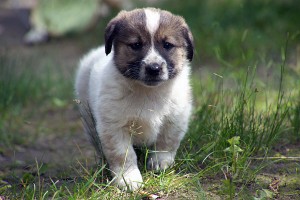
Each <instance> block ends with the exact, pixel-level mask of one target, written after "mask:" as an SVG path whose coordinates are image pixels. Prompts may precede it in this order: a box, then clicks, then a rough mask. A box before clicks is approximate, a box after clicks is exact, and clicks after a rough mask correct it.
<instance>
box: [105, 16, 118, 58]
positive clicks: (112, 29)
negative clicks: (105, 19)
mask: <svg viewBox="0 0 300 200" xmlns="http://www.w3.org/2000/svg"><path fill="white" fill-rule="evenodd" d="M119 23H120V22H119V20H112V21H110V22H109V23H108V25H107V27H106V28H105V35H104V39H105V53H106V55H108V54H109V53H110V52H111V49H112V45H113V40H114V38H115V36H116V34H117V32H118V30H119Z"/></svg>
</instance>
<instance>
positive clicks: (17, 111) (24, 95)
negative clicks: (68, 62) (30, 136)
mask: <svg viewBox="0 0 300 200" xmlns="http://www.w3.org/2000/svg"><path fill="white" fill-rule="evenodd" d="M63 67H64V66H57V65H55V63H54V62H45V63H42V64H38V63H37V62H36V60H35V59H34V58H24V57H19V56H18V55H13V56H12V55H9V54H8V53H6V52H3V51H1V52H0V87H1V89H0V113H1V115H0V145H4V144H5V145H10V144H11V142H12V141H13V140H14V141H15V142H17V143H19V142H22V141H21V140H19V139H20V138H21V137H20V136H21V135H24V134H22V132H23V130H22V129H20V127H22V126H23V125H24V121H26V119H22V117H24V116H23V113H24V110H25V109H27V115H28V114H29V115H30V114H31V113H35V112H36V111H37V110H38V109H40V108H42V106H45V107H47V106H63V105H66V104H67V102H68V101H71V99H72V96H73V86H72V82H73V81H72V78H71V77H70V78H67V79H66V74H64V73H62V71H63ZM70 74H71V72H70ZM18 141H19V142H18Z"/></svg>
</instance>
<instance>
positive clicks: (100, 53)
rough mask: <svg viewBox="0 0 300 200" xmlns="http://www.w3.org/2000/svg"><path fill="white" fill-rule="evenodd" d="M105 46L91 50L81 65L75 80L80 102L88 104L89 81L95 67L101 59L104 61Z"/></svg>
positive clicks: (81, 61)
mask: <svg viewBox="0 0 300 200" xmlns="http://www.w3.org/2000/svg"><path fill="white" fill-rule="evenodd" d="M104 56H105V54H104V46H101V47H99V48H96V49H93V50H91V51H90V52H89V53H88V54H86V55H85V56H84V57H83V58H82V59H81V60H80V63H79V68H78V71H77V75H76V80H75V93H76V96H77V97H78V98H79V100H80V101H83V102H85V103H87V102H88V98H89V97H88V96H89V90H88V89H89V81H90V74H91V71H92V69H93V66H94V65H95V64H96V63H97V62H98V61H99V60H101V59H104Z"/></svg>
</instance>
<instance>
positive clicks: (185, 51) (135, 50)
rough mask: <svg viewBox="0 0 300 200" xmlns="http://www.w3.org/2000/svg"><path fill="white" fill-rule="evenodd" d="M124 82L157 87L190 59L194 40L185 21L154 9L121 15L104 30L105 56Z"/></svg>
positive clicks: (125, 12)
mask: <svg viewBox="0 0 300 200" xmlns="http://www.w3.org/2000/svg"><path fill="white" fill-rule="evenodd" d="M112 47H113V49H114V62H115V64H116V66H117V68H118V69H119V71H120V72H121V73H122V74H123V75H124V76H125V77H127V78H130V79H134V80H137V81H139V82H141V83H142V84H143V85H146V86H156V85H159V84H161V83H163V82H165V81H167V80H169V79H172V78H174V77H175V76H176V75H177V74H178V73H180V71H181V70H182V69H183V67H185V66H186V64H187V62H190V61H191V60H192V59H193V51H194V46H193V37H192V34H191V31H190V30H189V27H188V26H187V24H186V23H185V21H184V19H183V18H182V17H180V16H176V15H173V14H171V13H170V12H167V11H162V10H159V9H154V8H146V9H135V10H133V11H129V12H127V11H122V12H120V13H119V14H118V15H117V16H116V17H115V18H114V19H112V20H111V21H110V22H109V24H108V25H107V27H106V30H105V53H106V54H109V53H110V52H111V50H112Z"/></svg>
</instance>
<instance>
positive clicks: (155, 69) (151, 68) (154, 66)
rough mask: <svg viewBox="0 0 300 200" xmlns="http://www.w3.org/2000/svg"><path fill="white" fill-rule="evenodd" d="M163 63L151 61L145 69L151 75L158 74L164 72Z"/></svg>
mask: <svg viewBox="0 0 300 200" xmlns="http://www.w3.org/2000/svg"><path fill="white" fill-rule="evenodd" d="M162 65H163V64H158V63H151V64H149V65H146V67H145V70H146V74H148V75H150V76H158V75H160V74H161V72H162Z"/></svg>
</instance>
